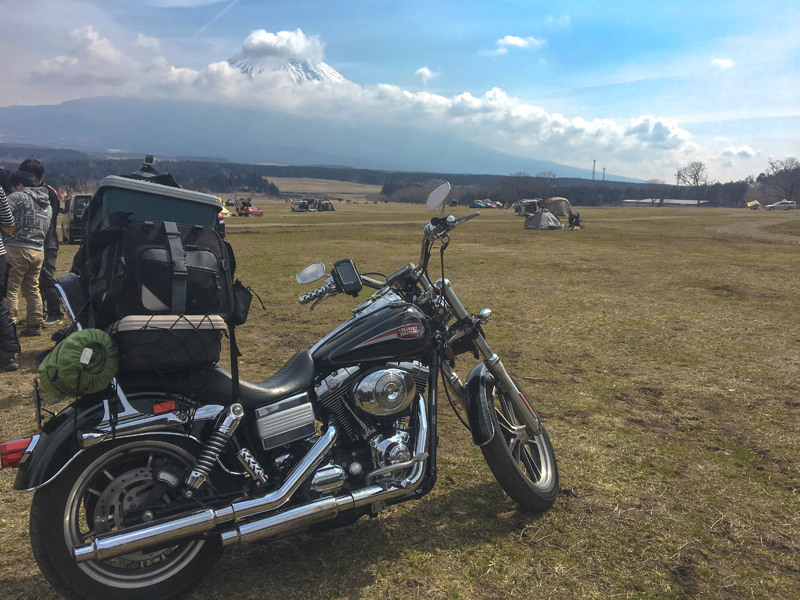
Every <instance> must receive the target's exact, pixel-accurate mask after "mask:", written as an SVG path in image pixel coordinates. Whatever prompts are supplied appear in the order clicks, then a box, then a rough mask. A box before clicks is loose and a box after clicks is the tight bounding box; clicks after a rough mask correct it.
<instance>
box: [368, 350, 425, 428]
mask: <svg viewBox="0 0 800 600" xmlns="http://www.w3.org/2000/svg"><path fill="white" fill-rule="evenodd" d="M427 380H428V368H427V367H425V366H424V365H422V364H421V363H419V362H416V361H415V362H402V363H388V364H387V368H385V369H379V370H377V371H373V372H372V373H369V374H367V375H366V376H365V377H363V378H362V379H361V380H360V381H359V382H358V383H357V384H356V385H355V388H354V390H353V395H354V397H355V401H356V406H357V407H358V408H359V409H360V410H361V411H363V412H365V413H367V414H369V415H372V416H373V417H387V416H393V415H397V414H398V413H401V412H402V411H404V410H405V409H407V408H408V407H409V405H410V404H411V403H412V402H413V401H414V398H416V396H417V394H418V393H422V392H424V391H425V385H426V384H427Z"/></svg>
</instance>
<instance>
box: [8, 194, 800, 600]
mask: <svg viewBox="0 0 800 600" xmlns="http://www.w3.org/2000/svg"><path fill="white" fill-rule="evenodd" d="M278 185H279V187H281V190H283V189H284V187H283V185H281V184H280V183H278ZM331 195H339V193H338V192H337V193H336V194H334V193H331ZM259 206H261V207H262V208H264V210H265V213H266V214H265V216H264V217H263V218H261V219H258V218H249V219H229V220H228V231H229V236H228V240H229V241H230V242H231V243H232V244H233V246H234V248H235V249H236V252H237V257H238V271H237V274H238V276H239V277H241V278H242V279H243V280H244V281H245V282H246V283H247V284H248V285H251V286H253V288H254V289H255V290H256V291H257V292H258V293H259V294H260V296H261V298H262V299H263V301H264V304H265V306H266V310H262V309H261V307H260V306H259V305H258V302H257V301H254V304H253V307H252V309H251V315H250V319H249V321H248V323H247V324H246V325H245V326H244V327H242V328H241V329H240V330H239V331H238V337H239V341H240V344H241V346H242V350H243V352H244V358H243V359H242V376H243V377H244V378H246V379H251V380H260V379H263V378H265V377H267V376H269V375H271V374H272V373H273V372H274V371H275V370H277V369H278V368H279V367H280V366H281V365H282V364H283V363H284V362H285V361H286V360H287V359H288V358H289V357H290V356H291V355H292V354H293V353H294V352H295V351H296V350H298V349H301V348H308V347H310V346H311V345H313V344H314V343H315V342H316V341H317V340H318V339H319V338H320V337H321V336H323V335H325V334H326V333H327V332H329V331H330V330H331V329H332V328H333V327H334V326H336V325H338V324H339V323H340V322H341V321H342V320H344V319H346V318H347V316H348V315H349V313H350V310H351V308H352V307H353V306H354V305H355V304H356V302H357V301H356V300H352V299H350V298H349V297H346V296H340V297H337V298H334V299H333V300H328V301H327V302H325V303H323V304H322V305H320V306H319V307H318V308H317V309H315V310H314V311H313V312H310V311H309V310H308V308H306V307H300V306H299V305H298V304H297V301H296V297H297V296H298V295H299V294H301V293H306V292H308V291H310V290H311V289H312V286H305V287H302V288H301V287H300V286H298V285H297V284H296V283H295V282H294V274H295V272H296V271H297V270H298V269H300V268H302V267H303V266H305V265H306V264H308V263H309V262H311V261H313V260H322V261H323V262H325V263H326V264H328V265H329V266H330V265H332V263H333V262H335V261H336V260H338V259H339V258H344V257H349V258H352V259H353V260H354V261H355V262H356V263H357V264H358V265H359V267H360V268H361V270H362V272H369V271H378V272H382V273H388V272H390V271H392V270H394V269H395V268H397V267H399V266H401V265H402V264H405V263H406V262H408V261H416V260H417V258H418V255H419V246H420V239H421V231H422V225H423V224H424V223H425V222H426V220H427V219H429V218H430V213H427V212H426V211H425V209H424V207H421V206H403V205H392V204H390V205H372V204H368V205H367V204H359V205H356V206H353V205H344V203H343V205H342V206H341V210H339V209H340V206H339V205H338V204H337V207H336V208H337V212H336V213H333V214H296V213H289V212H288V211H289V208H288V206H287V205H286V204H285V203H279V202H266V203H261V204H259ZM580 210H581V215H582V217H583V219H584V221H585V225H586V226H585V228H584V229H583V230H581V231H572V232H570V231H566V230H564V231H545V232H538V231H525V230H524V229H523V225H522V219H520V218H518V217H514V216H513V215H512V214H510V211H499V210H486V211H483V214H482V216H481V217H480V218H478V219H475V220H473V221H470V222H469V223H468V224H466V225H464V226H463V227H462V228H460V229H458V230H456V231H455V233H454V234H453V241H452V244H451V246H450V248H449V249H448V251H447V253H446V264H445V271H444V275H445V276H446V277H447V278H448V279H450V281H451V282H452V283H453V286H454V288H455V290H456V291H457V293H458V294H459V296H460V298H461V299H462V301H463V302H464V304H465V305H466V306H467V307H468V308H469V309H470V310H472V311H473V312H477V311H479V310H480V309H482V308H485V307H489V308H491V309H492V310H493V315H492V320H491V321H490V324H489V325H488V326H487V327H486V328H485V330H486V334H487V337H488V341H489V344H490V345H491V346H492V348H493V350H495V351H496V352H497V353H498V354H499V355H500V356H501V358H502V359H503V361H504V363H505V364H506V366H507V367H508V369H509V371H511V373H512V374H513V375H515V376H516V377H517V378H518V379H519V380H520V381H521V382H522V384H523V386H524V387H525V388H526V389H527V391H528V392H529V395H531V396H533V397H534V398H536V402H537V406H538V407H539V409H540V411H541V413H542V414H543V416H544V419H545V423H546V425H547V427H548V430H549V432H550V437H551V439H552V441H553V445H554V447H555V451H556V456H557V458H558V461H559V469H560V472H561V493H560V494H559V497H558V500H557V501H556V504H555V506H554V507H553V509H552V510H550V511H549V512H547V513H545V514H530V513H525V512H522V511H519V510H517V508H516V505H515V504H514V503H513V502H512V501H511V500H510V499H509V498H508V497H506V496H505V495H504V493H503V492H502V490H501V489H500V488H499V486H498V485H497V484H496V483H495V481H494V479H493V478H492V475H491V473H490V472H489V470H488V468H487V467H486V465H485V463H484V462H483V459H482V455H481V453H480V451H479V450H478V449H477V448H475V447H474V446H472V444H471V442H470V436H469V434H468V432H466V431H465V430H464V429H463V428H462V426H461V425H460V423H459V422H458V421H457V420H456V419H455V417H454V416H453V415H452V412H451V410H450V408H449V407H448V406H447V405H446V403H444V404H443V406H442V407H441V416H440V425H439V427H440V429H439V433H440V436H441V441H440V450H439V461H440V465H439V466H440V479H439V483H438V484H437V487H436V488H435V489H434V490H433V491H432V492H431V493H430V494H429V495H428V496H426V497H425V498H424V499H422V500H421V501H419V502H417V503H413V504H404V505H399V506H396V507H393V508H390V509H389V510H387V511H386V512H384V513H382V514H381V516H380V517H379V518H377V519H373V520H368V519H362V521H360V522H359V523H357V524H356V525H355V526H353V527H350V528H347V529H341V530H338V531H332V532H328V533H324V534H321V535H317V536H310V535H301V536H298V537H294V538H290V539H285V540H281V541H278V542H272V543H264V544H255V545H252V546H246V547H239V548H236V549H233V550H230V551H227V552H226V553H225V554H224V555H223V558H222V560H221V561H220V562H219V563H218V565H217V566H216V567H215V568H214V569H213V571H212V572H211V573H210V574H209V576H208V577H207V578H206V579H205V580H204V583H203V585H202V586H199V587H198V588H196V590H195V591H193V592H192V593H191V594H189V595H188V596H187V598H188V599H191V600H212V599H230V598H236V599H237V600H256V599H258V600H262V599H265V598H275V599H282V600H300V599H312V598H313V599H324V600H333V599H348V598H364V599H371V598H386V599H394V598H397V599H409V598H426V599H440V598H441V599H456V598H458V599H477V598H486V599H494V598H526V599H527V598H597V599H605V598H611V597H624V598H674V599H678V598H695V597H698V598H700V597H702V598H715V599H717V598H718V599H728V598H764V599H767V598H769V599H773V598H785V599H794V598H797V597H798V590H800V583H798V582H799V581H800V471H799V470H798V469H799V467H798V458H799V457H800V436H798V427H799V426H800V425H799V424H800V300H799V299H798V289H799V288H800V275H798V270H797V267H798V264H800V244H798V243H797V242H798V241H800V237H799V236H800V227H798V225H799V224H800V213H796V212H790V213H775V214H773V213H765V212H760V213H758V212H753V211H745V210H723V209H719V210H714V209H695V208H687V209H662V208H637V209H611V208H587V209H580ZM468 212H470V211H468V209H454V214H456V215H457V216H460V215H461V214H466V213H468ZM776 235H777V237H773V236H776ZM776 240H777V241H778V243H769V242H770V241H776ZM73 252H74V247H69V246H66V247H62V251H61V253H60V257H59V260H60V267H61V268H62V269H63V270H66V268H67V267H68V265H69V262H70V260H71V255H72V253H73ZM433 271H434V272H438V266H437V267H436V269H435V270H433ZM438 276H439V275H438V274H437V277H438ZM363 296H364V294H362V299H363ZM23 345H24V352H23V357H22V368H21V369H20V370H19V371H17V372H15V373H4V374H0V385H1V386H2V388H0V389H2V398H0V439H2V440H6V439H13V438H16V437H20V436H23V435H29V434H31V433H32V432H33V430H34V428H35V426H34V422H33V409H32V406H31V402H30V394H29V390H30V383H31V379H32V378H33V377H34V375H35V368H34V363H33V360H34V357H35V356H36V355H37V354H38V353H40V352H42V351H43V350H45V349H46V348H47V347H49V345H50V342H49V340H48V339H47V338H46V337H42V338H39V339H34V340H30V339H26V340H24V343H23ZM472 366H473V362H472V360H471V359H470V360H464V361H460V362H458V363H457V365H456V368H457V371H458V372H459V373H461V375H462V377H463V376H464V375H466V373H467V372H468V371H469V369H470V368H471V367H472ZM13 479H14V472H13V471H12V472H9V471H3V472H0V598H3V599H5V600H33V599H51V598H55V597H56V596H55V594H54V593H53V592H52V591H51V590H50V588H49V587H48V585H47V583H46V582H45V581H44V579H43V578H42V577H41V575H40V574H39V572H38V569H37V567H36V564H35V562H34V560H33V557H32V555H31V552H30V547H29V540H28V533H27V531H28V530H27V524H28V523H27V521H28V510H29V506H30V501H31V495H30V494H28V493H23V494H19V493H15V492H12V491H11V485H12V483H13Z"/></svg>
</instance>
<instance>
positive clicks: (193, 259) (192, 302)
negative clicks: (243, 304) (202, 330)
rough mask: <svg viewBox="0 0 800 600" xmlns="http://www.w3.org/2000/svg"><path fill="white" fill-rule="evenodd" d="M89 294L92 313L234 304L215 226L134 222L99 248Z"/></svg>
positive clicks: (225, 310)
mask: <svg viewBox="0 0 800 600" xmlns="http://www.w3.org/2000/svg"><path fill="white" fill-rule="evenodd" d="M95 264H97V265H98V267H97V268H98V270H97V274H96V275H95V276H94V277H92V281H91V283H90V289H89V291H90V294H91V296H92V304H93V305H94V310H95V312H96V315H97V317H98V318H99V319H100V320H101V321H102V322H104V323H106V324H111V323H113V322H115V321H118V320H119V319H122V318H123V317H126V316H128V315H170V314H171V315H210V314H213V315H220V316H221V317H222V318H223V319H226V320H227V319H228V318H230V316H231V313H232V312H233V309H234V301H233V288H232V285H233V284H232V277H231V268H232V267H231V261H230V258H229V256H228V251H227V248H226V246H225V243H224V242H223V241H222V239H221V238H220V237H219V235H218V234H217V232H216V231H214V230H213V229H211V228H209V227H203V226H200V225H181V224H175V223H171V222H163V223H162V222H151V221H135V222H133V223H131V224H129V225H128V226H127V227H125V231H124V233H123V234H122V236H121V237H120V238H119V239H118V240H117V243H116V244H113V245H110V246H108V247H107V248H106V249H105V250H103V252H102V254H101V256H100V260H99V261H98V262H97V263H95Z"/></svg>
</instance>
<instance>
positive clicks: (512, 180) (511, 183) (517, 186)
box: [503, 171, 533, 200]
mask: <svg viewBox="0 0 800 600" xmlns="http://www.w3.org/2000/svg"><path fill="white" fill-rule="evenodd" d="M503 183H504V184H505V185H504V186H503V191H504V192H506V193H507V194H508V196H507V197H508V199H509V200H519V199H521V198H527V197H528V196H529V195H530V193H531V190H532V189H533V177H531V176H530V174H528V173H525V172H524V171H518V172H516V173H512V174H511V175H509V176H508V177H506V178H505V180H504V182H503Z"/></svg>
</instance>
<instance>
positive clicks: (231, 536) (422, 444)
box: [220, 398, 428, 547]
mask: <svg viewBox="0 0 800 600" xmlns="http://www.w3.org/2000/svg"><path fill="white" fill-rule="evenodd" d="M418 406H419V416H420V419H419V421H420V432H419V435H418V436H417V443H416V445H415V447H414V449H415V456H418V457H420V459H419V460H418V461H417V462H416V464H415V465H414V468H413V470H412V472H411V474H410V475H409V476H408V478H407V479H405V480H403V481H402V482H401V485H400V487H394V488H391V489H388V490H387V489H385V488H383V487H381V486H377V485H373V486H370V487H367V488H364V489H362V490H358V491H356V492H353V493H352V494H348V495H346V496H338V497H336V498H322V499H320V500H317V501H315V502H311V503H310V504H304V505H303V506H298V507H297V508H292V509H290V510H287V511H285V512H282V513H280V514H277V515H270V516H268V517H264V518H262V519H258V520H256V521H252V522H250V523H245V524H243V525H239V526H238V527H234V528H233V529H229V530H226V531H223V532H222V533H221V534H220V536H221V538H222V545H223V546H224V547H226V546H232V545H235V544H249V543H251V542H255V541H258V540H263V539H265V538H270V537H275V536H278V535H283V534H286V533H293V532H299V531H302V530H303V529H305V528H307V527H309V526H311V525H316V524H317V523H321V522H323V521H327V520H329V519H333V518H335V517H337V516H338V515H339V514H340V513H343V512H345V511H348V510H353V509H355V508H361V507H362V506H366V505H368V504H375V503H379V502H385V501H386V500H390V499H392V498H395V497H397V496H402V495H405V494H409V493H411V492H413V491H414V490H415V489H417V488H418V487H419V485H420V483H422V479H423V475H424V474H425V463H426V462H427V461H426V459H427V456H428V454H427V452H426V451H427V448H428V419H427V413H426V411H425V400H423V399H422V398H420V399H419V405H418Z"/></svg>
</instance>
